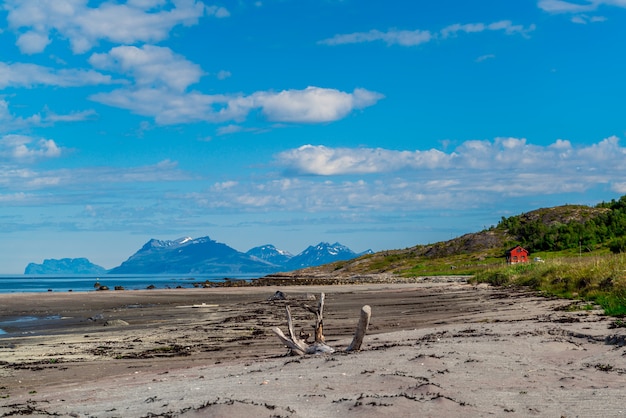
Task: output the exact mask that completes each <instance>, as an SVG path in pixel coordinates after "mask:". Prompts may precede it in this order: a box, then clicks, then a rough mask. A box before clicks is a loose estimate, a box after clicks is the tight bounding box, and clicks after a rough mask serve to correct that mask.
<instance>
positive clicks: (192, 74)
mask: <svg viewBox="0 0 626 418" xmlns="http://www.w3.org/2000/svg"><path fill="white" fill-rule="evenodd" d="M89 63H90V64H91V65H93V66H94V67H95V68H98V69H100V70H109V71H116V72H120V73H125V74H130V75H131V76H132V77H133V78H134V79H135V83H136V84H137V85H138V86H166V87H167V88H169V89H173V90H177V91H184V90H185V89H186V88H187V87H188V86H189V85H191V84H195V83H197V82H198V81H199V80H200V77H202V75H203V74H204V73H203V72H202V69H201V68H200V66H199V65H197V64H194V63H192V62H191V61H188V60H187V59H185V57H183V56H182V55H178V54H175V53H174V52H173V51H172V50H171V49H169V48H166V47H159V46H153V45H144V46H142V47H141V48H137V47H134V46H119V47H115V48H113V49H111V50H110V51H109V52H108V53H103V54H93V55H92V56H91V57H90V58H89Z"/></svg>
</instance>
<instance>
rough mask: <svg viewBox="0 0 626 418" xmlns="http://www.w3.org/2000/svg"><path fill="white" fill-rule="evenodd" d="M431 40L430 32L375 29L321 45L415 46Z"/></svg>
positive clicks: (334, 38) (324, 42)
mask: <svg viewBox="0 0 626 418" xmlns="http://www.w3.org/2000/svg"><path fill="white" fill-rule="evenodd" d="M431 40H432V35H431V33H430V32H429V31H422V30H414V31H406V30H390V31H387V32H381V31H379V30H376V29H373V30H371V31H369V32H356V33H349V34H343V35H335V36H333V37H332V38H329V39H325V40H322V41H320V42H319V43H320V44H325V45H342V44H357V43H363V42H375V41H383V42H385V43H386V44H387V45H394V44H398V45H402V46H415V45H419V44H423V43H427V42H430V41H431Z"/></svg>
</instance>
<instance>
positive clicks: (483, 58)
mask: <svg viewBox="0 0 626 418" xmlns="http://www.w3.org/2000/svg"><path fill="white" fill-rule="evenodd" d="M495 57H496V56H495V55H494V54H485V55H481V56H480V57H478V58H476V59H475V60H474V61H475V62H483V61H487V60H490V59H494V58H495Z"/></svg>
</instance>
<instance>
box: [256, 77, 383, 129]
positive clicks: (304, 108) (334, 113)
mask: <svg viewBox="0 0 626 418" xmlns="http://www.w3.org/2000/svg"><path fill="white" fill-rule="evenodd" d="M252 98H253V100H254V103H255V104H256V105H257V106H258V107H259V108H261V110H262V112H263V113H264V114H265V115H266V116H267V118H268V119H269V120H272V121H277V122H300V123H302V122H304V123H319V122H332V121H335V120H338V119H342V118H344V117H346V115H348V113H350V112H351V111H353V110H354V109H362V108H365V107H368V106H371V105H373V104H375V103H376V102H377V101H378V100H380V99H382V98H383V96H382V95H381V94H379V93H375V92H371V91H368V90H365V89H355V90H354V92H352V93H346V92H342V91H339V90H335V89H326V88H320V87H311V86H310V87H307V88H306V89H304V90H283V91H281V92H278V93H271V92H260V93H255V94H254V95H253V96H252Z"/></svg>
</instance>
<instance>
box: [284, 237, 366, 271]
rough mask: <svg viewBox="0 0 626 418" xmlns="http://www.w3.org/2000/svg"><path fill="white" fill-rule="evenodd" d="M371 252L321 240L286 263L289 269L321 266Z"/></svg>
mask: <svg viewBox="0 0 626 418" xmlns="http://www.w3.org/2000/svg"><path fill="white" fill-rule="evenodd" d="M371 252H372V251H371V250H367V251H365V252H363V253H359V254H357V253H355V252H354V251H352V250H351V249H350V248H348V247H346V246H345V245H341V244H340V243H338V242H336V243H334V244H329V243H327V242H320V243H319V244H317V245H316V246H310V247H308V248H307V249H306V250H304V251H302V252H301V253H300V254H298V255H296V256H294V257H293V258H291V260H289V262H288V263H287V264H286V267H288V269H289V270H297V269H301V268H305V267H315V266H321V265H322V264H328V263H332V262H334V261H341V260H350V259H353V258H356V257H358V256H360V255H363V254H368V253H371Z"/></svg>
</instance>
